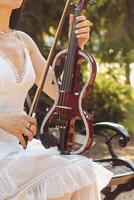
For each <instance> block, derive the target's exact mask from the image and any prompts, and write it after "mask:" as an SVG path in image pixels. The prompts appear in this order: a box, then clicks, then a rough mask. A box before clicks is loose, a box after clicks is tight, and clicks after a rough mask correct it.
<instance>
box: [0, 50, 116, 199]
mask: <svg viewBox="0 0 134 200" xmlns="http://www.w3.org/2000/svg"><path fill="white" fill-rule="evenodd" d="M24 51H25V65H24V74H23V76H22V77H21V80H19V78H20V77H17V71H16V70H15V67H14V66H13V64H12V63H11V62H10V61H9V59H8V58H7V57H6V56H5V55H4V53H2V52H1V53H0V112H15V113H17V112H18V113H22V112H23V107H24V101H25V97H26V94H27V92H28V90H29V89H30V88H31V87H32V85H33V83H34V81H35V72H34V69H33V66H32V63H31V59H30V55H29V52H28V50H27V49H26V48H24ZM111 177H112V173H111V172H110V171H108V170H106V169H105V168H103V167H101V166H100V165H98V164H96V163H94V162H93V161H92V159H88V158H85V157H83V156H79V155H69V156H63V155H60V154H59V152H58V150H57V149H56V148H50V149H45V148H44V147H43V146H42V144H41V143H40V141H38V140H36V139H34V140H33V141H32V142H29V144H28V147H27V149H26V150H23V148H22V146H21V145H19V142H18V140H17V138H16V137H14V136H13V135H11V134H9V133H7V132H5V131H4V130H2V129H0V200H5V199H6V200H7V199H10V200H49V199H51V200H63V199H64V200H69V199H71V200H99V199H100V191H101V190H102V188H104V187H105V186H106V185H107V184H108V182H109V181H110V179H111Z"/></svg>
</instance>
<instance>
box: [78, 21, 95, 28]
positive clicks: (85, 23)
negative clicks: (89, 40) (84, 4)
mask: <svg viewBox="0 0 134 200" xmlns="http://www.w3.org/2000/svg"><path fill="white" fill-rule="evenodd" d="M89 26H92V25H91V22H90V21H89V20H85V21H82V22H79V23H78V24H77V25H76V28H82V27H89Z"/></svg>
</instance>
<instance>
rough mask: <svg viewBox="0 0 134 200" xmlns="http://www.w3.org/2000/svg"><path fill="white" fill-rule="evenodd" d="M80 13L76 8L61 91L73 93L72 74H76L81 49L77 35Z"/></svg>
mask: <svg viewBox="0 0 134 200" xmlns="http://www.w3.org/2000/svg"><path fill="white" fill-rule="evenodd" d="M80 12H81V11H80V9H79V7H77V8H75V14H74V22H73V26H72V31H71V35H70V41H69V48H68V53H67V57H66V60H65V68H64V75H63V82H62V87H61V89H62V90H65V91H71V89H72V80H73V76H72V74H74V67H75V62H76V58H77V52H78V49H79V48H78V42H77V37H76V34H75V31H76V24H77V21H76V17H78V16H79V15H80ZM66 76H68V79H67V78H66ZM66 82H67V83H66Z"/></svg>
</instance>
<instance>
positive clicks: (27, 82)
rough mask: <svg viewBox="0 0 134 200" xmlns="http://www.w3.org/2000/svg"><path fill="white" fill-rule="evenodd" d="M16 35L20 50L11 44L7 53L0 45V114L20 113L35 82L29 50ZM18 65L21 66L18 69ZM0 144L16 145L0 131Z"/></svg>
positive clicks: (13, 140)
mask: <svg viewBox="0 0 134 200" xmlns="http://www.w3.org/2000/svg"><path fill="white" fill-rule="evenodd" d="M16 34H18V44H17V45H18V46H17V47H19V48H20V49H15V48H16V47H15V46H14V45H13V47H11V44H9V48H8V47H7V49H8V51H5V49H4V48H2V47H1V45H0V112H15V113H16V112H17V113H18V112H19V113H22V112H23V109H24V102H25V98H26V95H27V92H28V90H29V89H30V88H31V87H32V85H33V84H34V82H35V72H34V69H33V66H32V62H31V58H30V54H29V50H28V49H27V48H26V47H25V45H24V42H23V40H22V38H21V35H20V33H19V32H17V33H16ZM19 39H20V40H19ZM10 43H11V42H10ZM15 50H17V51H20V62H19V58H18V56H19V53H18V52H17V53H16V54H15V53H14V54H13V53H12V51H13V52H15ZM7 52H9V53H7ZM10 52H11V55H13V56H14V58H13V59H14V61H15V60H16V61H17V62H16V63H15V62H13V59H11V57H10V58H9V57H8V55H9V54H10ZM22 57H23V58H22ZM13 63H14V64H13ZM19 63H20V64H19ZM19 65H21V67H20V69H19ZM0 142H5V143H7V144H8V143H9V144H10V143H12V142H15V143H16V142H17V143H18V141H17V139H16V138H15V137H14V136H12V135H10V134H8V133H6V132H5V131H3V130H2V129H0Z"/></svg>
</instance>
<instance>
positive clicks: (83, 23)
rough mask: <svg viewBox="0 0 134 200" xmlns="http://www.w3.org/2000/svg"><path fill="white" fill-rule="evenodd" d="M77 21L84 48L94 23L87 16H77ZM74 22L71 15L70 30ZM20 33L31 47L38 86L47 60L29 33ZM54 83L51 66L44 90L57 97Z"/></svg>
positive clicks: (79, 39)
mask: <svg viewBox="0 0 134 200" xmlns="http://www.w3.org/2000/svg"><path fill="white" fill-rule="evenodd" d="M77 21H78V24H77V31H76V35H77V37H78V44H79V47H80V48H83V47H84V45H85V43H86V42H87V41H88V40H89V33H90V26H92V23H91V22H90V21H89V20H87V19H86V17H85V16H79V17H77ZM72 22H73V16H72V15H71V16H70V22H69V24H70V26H69V30H71V27H72ZM20 33H21V36H22V37H23V40H24V43H25V45H26V47H27V48H28V49H29V52H30V57H31V60H32V64H33V67H34V70H35V73H36V81H35V84H36V85H37V86H38V85H39V82H40V80H41V77H42V74H43V71H44V68H45V64H46V60H45V58H44V57H43V56H42V55H41V53H40V51H39V49H38V47H37V45H36V44H35V42H34V41H33V40H32V39H31V38H30V37H29V36H28V35H27V34H25V33H23V32H20ZM52 83H53V70H52V69H51V67H50V68H49V72H48V75H47V79H46V83H45V85H44V88H43V91H44V92H45V93H46V94H47V95H48V96H50V97H51V98H53V99H55V97H56V86H55V85H54V84H52Z"/></svg>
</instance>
